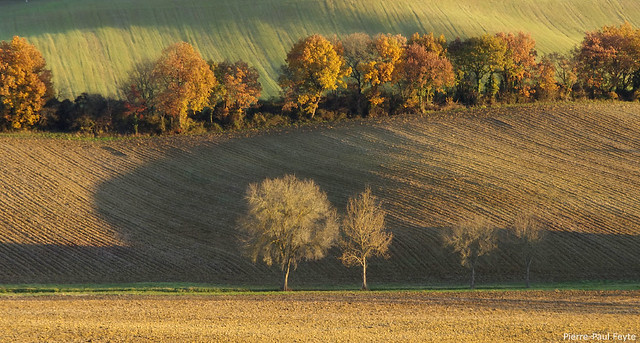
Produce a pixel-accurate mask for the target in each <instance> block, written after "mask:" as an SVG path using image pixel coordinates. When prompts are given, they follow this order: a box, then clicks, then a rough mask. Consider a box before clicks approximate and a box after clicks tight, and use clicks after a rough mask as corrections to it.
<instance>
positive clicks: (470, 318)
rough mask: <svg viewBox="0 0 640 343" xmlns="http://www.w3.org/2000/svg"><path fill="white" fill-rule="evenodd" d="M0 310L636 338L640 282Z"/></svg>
mask: <svg viewBox="0 0 640 343" xmlns="http://www.w3.org/2000/svg"><path fill="white" fill-rule="evenodd" d="M0 313H3V315H2V316H0V340H1V341H7V342H35V341H38V342H44V341H46V342H131V341H149V342H160V341H162V342H187V341H189V342H212V341H223V342H241V341H251V342H276V341H285V342H293V341H315V342H393V341H402V342H516V341H522V342H558V341H563V340H564V338H565V336H564V335H565V334H587V335H589V336H590V337H591V336H592V335H593V334H599V335H607V334H609V337H610V339H609V340H613V337H614V336H613V335H614V334H617V335H635V340H636V341H637V340H638V339H639V338H638V336H639V335H640V324H638V323H640V291H607V292H601V291H593V292H585V291H545V292H542V291H531V292H524V291H517V292H371V293H357V292H356V293H348V292H321V293H307V292H301V293H286V294H246V295H219V296H52V297H48V296H47V297H4V298H0ZM627 337H628V338H631V336H627ZM590 341H596V340H595V339H591V340H590ZM627 341H629V340H627Z"/></svg>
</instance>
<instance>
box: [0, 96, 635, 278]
mask: <svg viewBox="0 0 640 343" xmlns="http://www.w3.org/2000/svg"><path fill="white" fill-rule="evenodd" d="M638 113H640V104H638V103H635V104H628V103H626V104H625V103H612V104H564V105H545V106H541V105H537V106H525V107H518V108H505V109H494V110H475V111H471V110H467V111H463V112H441V113H439V114H438V117H432V118H420V117H394V118H389V119H381V120H379V121H377V122H373V121H353V122H347V123H343V124H332V126H333V127H331V126H329V125H326V126H319V127H316V128H313V127H305V128H298V129H295V128H292V129H282V130H276V131H273V132H268V133H256V134H250V135H248V137H243V135H242V134H233V135H230V136H201V137H156V138H130V139H119V140H111V141H69V140H64V139H49V138H38V137H37V136H17V137H16V136H11V135H2V136H0V156H2V163H1V164H0V284H3V283H18V282H39V283H51V282H85V283H86V282H92V283H96V282H105V283H112V282H141V281H185V282H212V283H218V284H236V285H237V284H241V283H248V284H255V285H260V286H265V285H274V286H275V285H278V284H279V282H278V280H279V273H278V271H277V270H275V269H268V268H266V267H265V266H262V265H257V266H254V265H252V264H251V263H250V261H249V260H248V259H247V258H245V257H243V256H242V255H241V254H240V252H239V250H238V246H237V243H236V242H237V240H236V230H235V225H236V220H237V218H238V217H239V216H240V215H241V214H242V213H243V211H244V206H245V205H244V200H243V196H244V194H245V190H246V188H247V185H248V184H249V183H251V182H256V181H260V180H262V179H264V178H266V177H276V176H281V175H284V174H287V173H295V174H296V175H297V176H298V177H300V178H312V179H314V180H315V181H316V182H317V183H318V184H319V185H320V187H321V188H322V189H323V190H325V191H326V192H327V193H328V196H329V199H330V201H331V202H332V203H333V204H334V205H335V206H336V207H337V208H338V209H339V212H340V213H344V208H345V205H346V202H347V199H348V198H349V197H350V196H352V195H354V194H356V193H358V192H361V191H362V190H363V189H364V188H365V187H366V186H367V185H369V186H371V188H372V190H373V192H374V193H375V194H376V195H377V196H379V198H380V199H381V200H382V201H383V203H384V207H385V209H386V210H387V212H388V217H387V219H388V226H389V229H390V230H391V231H392V232H393V234H394V241H393V243H392V246H391V259H389V260H388V261H380V260H377V261H372V263H371V266H370V270H369V282H370V283H371V285H374V286H375V284H376V283H380V282H400V283H405V284H406V283H422V282H430V283H434V282H435V283H441V282H451V281H463V282H464V280H466V277H467V273H466V271H465V270H464V269H463V268H462V267H461V266H460V265H459V263H458V261H457V259H456V257H455V255H453V254H452V253H451V252H450V251H449V250H447V249H444V248H442V246H441V245H442V244H441V240H440V238H439V237H440V234H441V233H442V232H443V230H447V228H448V227H451V225H454V224H455V223H456V222H458V221H459V220H461V219H462V218H468V217H469V216H471V215H472V214H474V213H479V214H482V215H485V216H488V217H489V218H491V219H492V220H493V221H495V222H496V223H497V224H498V225H500V226H501V227H506V226H508V225H509V223H510V221H511V220H512V219H513V218H514V217H515V216H516V215H517V214H518V213H520V212H521V211H524V210H527V209H529V208H532V207H533V208H537V209H539V210H540V211H541V212H542V213H543V214H544V219H545V223H546V228H547V230H548V231H549V236H548V240H547V241H546V243H545V244H544V245H543V247H542V250H541V253H540V257H539V259H537V260H536V261H534V264H533V266H532V273H533V274H532V275H533V280H538V281H539V280H544V281H554V280H561V279H562V280H582V279H614V280H619V279H635V280H637V278H638V275H640V249H638V246H639V244H640V202H638V199H640V187H639V186H638V185H640V167H639V165H638V158H639V157H640V155H639V152H640V134H639V133H640V117H639V116H638ZM336 256H337V252H336V251H332V252H331V254H330V256H329V257H327V258H326V259H325V260H322V261H320V262H317V263H303V264H302V265H301V266H300V268H299V269H298V270H297V271H296V272H294V273H293V275H292V277H291V285H292V287H294V288H295V287H296V285H300V284H302V283H308V284H315V285H335V284H344V283H348V282H351V283H353V284H355V283H357V280H358V277H359V273H358V270H357V269H347V268H344V267H343V266H341V265H340V263H339V262H338V260H337V258H336ZM522 275H523V267H522V261H521V257H520V255H519V254H518V253H517V250H516V249H515V248H514V247H513V246H508V245H506V246H502V247H501V250H499V251H498V252H497V253H495V254H493V255H491V256H490V257H489V258H488V259H486V260H483V261H482V265H481V267H480V270H479V272H478V276H479V280H478V281H479V282H480V283H482V282H487V281H503V280H520V279H521V277H522Z"/></svg>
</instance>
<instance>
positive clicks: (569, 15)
mask: <svg viewBox="0 0 640 343" xmlns="http://www.w3.org/2000/svg"><path fill="white" fill-rule="evenodd" d="M638 18H640V3H638V2H637V1H635V0H612V1H608V0H592V1H584V0H564V1H561V2H558V1H549V0H544V1H533V0H507V1H498V0H491V1H476V0H462V1H415V0H397V1H383V0H376V1H369V0H353V1H334V0H304V1H283V0H262V1H222V0H214V1H204V0H187V1H177V2H176V1H171V0H143V1H128V0H115V1H97V0H89V1H85V0H61V1H51V0H31V1H29V2H24V1H2V2H0V39H2V40H7V39H10V38H11V37H12V36H14V35H20V36H24V37H26V38H27V39H28V40H29V41H30V42H32V43H33V44H35V45H36V46H37V48H38V49H39V50H40V51H41V52H42V53H43V54H44V56H45V58H46V59H47V61H48V63H49V66H50V67H51V69H52V70H53V74H54V81H55V83H56V87H57V89H58V90H59V91H60V92H61V94H62V95H63V96H69V97H74V96H77V95H79V94H80V93H82V92H90V93H99V94H103V95H117V90H118V85H119V84H121V83H122V81H123V79H124V78H125V77H126V75H127V74H128V72H129V70H130V69H131V68H132V67H133V65H134V64H135V63H136V62H138V61H141V60H144V59H155V58H157V57H158V55H159V53H160V51H161V50H162V49H163V48H164V47H166V46H168V45H170V44H172V43H174V42H177V41H187V42H189V43H191V44H192V45H194V46H195V47H196V48H198V49H199V50H200V51H201V52H202V54H203V56H204V57H205V58H206V59H213V60H216V61H222V60H225V59H230V60H236V59H243V60H245V61H247V62H249V63H250V64H251V65H254V66H256V68H257V69H258V70H259V72H260V73H261V75H262V78H261V82H262V84H263V87H264V89H265V93H264V96H266V97H268V96H275V95H278V92H279V89H278V86H277V84H276V80H277V76H278V72H279V67H280V65H282V64H283V62H284V58H285V56H286V52H287V51H288V50H289V49H290V47H291V45H292V44H293V43H294V42H295V41H297V40H298V39H300V38H301V37H304V36H307V35H310V34H313V33H321V34H325V35H329V36H330V35H333V34H337V35H343V34H348V33H353V32H359V31H364V32H367V33H370V34H375V33H379V32H391V33H402V34H404V35H410V34H412V33H414V32H422V33H427V32H430V31H433V32H435V33H438V34H444V35H445V36H446V37H447V38H448V39H454V38H455V37H458V36H459V37H468V36H475V35H480V34H483V33H485V32H489V33H495V32H498V31H525V32H530V33H532V35H533V37H534V38H535V39H536V40H537V41H538V47H539V51H540V52H541V53H548V52H552V51H558V52H567V51H568V50H569V49H571V48H572V47H573V46H574V45H576V44H577V43H579V42H580V40H581V39H582V37H583V36H584V31H586V30H594V29H597V28H600V27H602V26H603V25H618V24H621V23H622V22H623V21H624V20H628V21H630V22H631V23H632V24H634V25H635V26H638V25H640V21H639V19H638Z"/></svg>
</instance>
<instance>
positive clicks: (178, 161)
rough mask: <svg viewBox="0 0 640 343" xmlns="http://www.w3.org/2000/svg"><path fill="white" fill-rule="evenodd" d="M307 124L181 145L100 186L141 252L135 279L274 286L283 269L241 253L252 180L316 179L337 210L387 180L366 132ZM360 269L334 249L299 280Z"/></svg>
mask: <svg viewBox="0 0 640 343" xmlns="http://www.w3.org/2000/svg"><path fill="white" fill-rule="evenodd" d="M338 130H347V129H346V128H344V129H338ZM368 130H370V131H371V130H378V129H376V128H370V129H368ZM305 131H308V130H305V129H300V130H294V131H293V132H292V133H287V132H280V133H271V134H265V135H257V136H255V137H251V138H249V139H222V138H221V139H220V140H219V141H213V142H205V143H202V144H199V145H198V146H195V147H193V148H187V149H183V147H182V146H180V145H176V146H174V147H173V148H171V149H168V150H167V151H166V153H165V154H164V158H162V159H159V160H156V161H154V162H152V163H149V164H146V165H143V166H141V167H139V168H137V169H135V170H134V171H133V172H130V173H128V174H125V175H121V176H119V177H116V178H113V179H110V180H107V181H106V182H104V183H102V184H101V185H100V187H99V188H98V190H97V192H96V195H95V208H96V209H97V211H98V213H99V215H100V216H101V217H102V218H103V219H105V220H106V221H108V222H109V223H110V224H111V225H112V226H113V227H114V228H115V229H116V230H117V231H118V232H119V233H120V236H121V237H120V238H121V239H122V240H123V241H125V242H127V248H128V249H131V250H132V251H135V253H133V254H131V256H130V257H129V258H127V262H128V263H130V267H131V268H132V269H133V270H135V271H136V272H135V273H134V274H133V275H132V277H134V278H135V279H137V280H165V281H167V280H171V281H203V282H235V283H237V282H240V283H243V282H248V283H261V284H265V283H273V284H274V285H277V284H278V282H279V275H280V274H279V271H278V268H277V267H272V268H267V267H266V266H264V265H263V264H262V263H258V264H256V265H254V264H252V263H251V261H250V260H249V259H248V258H247V257H245V256H242V254H241V252H240V247H239V243H238V240H237V231H236V223H237V220H238V218H239V217H240V216H241V215H242V214H243V213H244V212H245V211H246V207H245V206H246V205H245V200H244V196H245V192H246V189H247V186H248V185H249V184H250V183H254V182H259V181H261V180H263V179H265V178H273V177H280V176H283V175H285V174H295V175H296V176H297V177H298V178H301V179H307V178H309V179H313V180H314V181H315V182H316V183H317V184H318V185H319V186H320V188H321V189H322V190H323V191H325V192H327V194H328V197H329V200H330V201H331V203H332V204H333V205H334V206H335V207H336V208H337V209H338V210H339V211H340V212H342V211H343V208H344V207H345V204H346V202H347V199H348V198H349V197H350V196H352V195H354V194H356V193H358V192H361V191H362V190H364V188H365V186H366V185H367V184H369V185H372V187H376V186H380V185H384V183H383V182H382V181H381V180H380V178H379V177H377V176H376V175H375V171H376V169H377V168H378V166H379V164H380V163H383V162H384V161H379V160H377V159H376V158H375V157H373V156H370V154H369V153H368V151H367V149H366V148H363V147H364V146H366V144H365V142H363V139H364V138H362V137H361V136H358V135H349V134H345V133H344V132H342V133H336V132H335V131H328V132H325V131H323V130H313V131H311V130H309V132H305ZM380 131H382V130H380ZM377 134H382V133H381V132H378V133H377ZM122 158H126V157H124V156H123V157H122ZM374 191H375V190H374ZM336 253H337V252H335V251H334V255H335V254H336ZM353 274H354V272H353V271H352V270H347V269H345V268H344V267H342V266H341V265H340V264H339V261H338V260H337V259H336V258H335V256H330V257H328V258H326V259H324V260H322V261H320V262H317V263H303V264H302V265H301V266H300V267H299V269H298V270H297V271H295V272H294V273H293V274H292V284H293V285H294V286H295V284H296V283H297V281H299V280H305V282H310V283H316V284H322V283H325V282H326V280H330V279H331V280H335V279H340V278H343V277H344V278H345V279H351V278H352V276H353ZM356 275H357V274H356Z"/></svg>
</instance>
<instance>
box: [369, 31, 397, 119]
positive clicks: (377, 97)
mask: <svg viewBox="0 0 640 343" xmlns="http://www.w3.org/2000/svg"><path fill="white" fill-rule="evenodd" d="M406 42H407V39H406V38H405V37H403V36H402V35H391V34H380V35H378V36H376V38H375V39H374V40H373V42H372V43H371V45H372V46H371V49H372V50H373V51H375V56H376V57H375V59H374V60H372V61H369V62H367V63H362V64H361V65H360V66H359V67H358V68H359V69H360V72H361V73H362V75H363V80H364V82H365V83H368V84H369V89H368V91H367V98H368V99H369V102H370V103H371V107H372V108H375V107H377V106H379V105H380V104H382V103H383V102H384V97H382V94H381V92H380V86H381V85H383V84H385V83H388V82H391V81H393V80H395V79H396V78H397V76H398V75H399V67H400V64H401V62H402V52H403V48H404V46H405V44H406Z"/></svg>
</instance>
